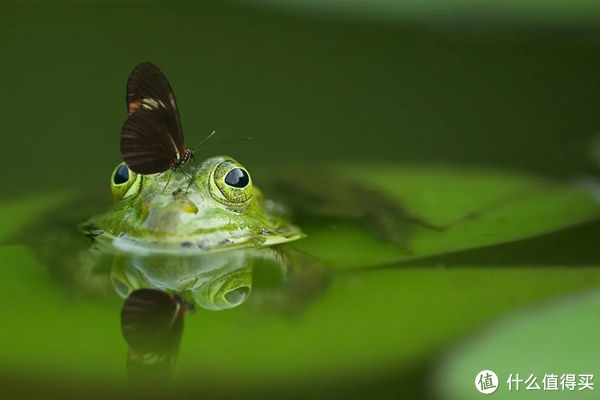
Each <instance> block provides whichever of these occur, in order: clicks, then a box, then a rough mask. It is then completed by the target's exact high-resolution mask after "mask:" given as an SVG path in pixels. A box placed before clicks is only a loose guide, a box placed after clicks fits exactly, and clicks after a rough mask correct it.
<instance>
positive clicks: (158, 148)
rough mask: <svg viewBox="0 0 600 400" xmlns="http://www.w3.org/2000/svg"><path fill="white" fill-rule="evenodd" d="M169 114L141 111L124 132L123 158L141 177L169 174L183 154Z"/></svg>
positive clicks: (158, 110) (148, 110)
mask: <svg viewBox="0 0 600 400" xmlns="http://www.w3.org/2000/svg"><path fill="white" fill-rule="evenodd" d="M167 113H168V110H166V109H164V108H158V109H140V110H137V111H135V112H134V113H132V114H131V115H130V116H129V118H127V121H125V124H123V128H122V129H121V155H122V156H123V160H124V161H125V163H126V164H127V166H128V167H129V168H130V169H131V170H132V171H134V172H137V173H138V174H144V175H148V174H157V173H159V172H163V171H166V170H167V169H169V167H170V166H171V163H172V162H173V160H176V159H177V158H179V157H180V155H181V153H180V150H179V148H178V145H177V143H175V141H174V139H173V137H172V136H171V134H170V130H169V126H168V124H167V123H166V121H165V119H166V118H167V116H166V115H165V114H167Z"/></svg>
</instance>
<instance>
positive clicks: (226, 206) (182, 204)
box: [82, 156, 303, 254]
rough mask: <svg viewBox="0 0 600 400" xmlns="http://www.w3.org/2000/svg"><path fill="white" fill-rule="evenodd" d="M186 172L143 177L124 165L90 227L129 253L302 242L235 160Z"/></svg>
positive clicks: (221, 160)
mask: <svg viewBox="0 0 600 400" xmlns="http://www.w3.org/2000/svg"><path fill="white" fill-rule="evenodd" d="M186 168H187V170H182V169H180V170H177V171H172V170H169V171H166V172H163V173H160V174H154V175H141V174H136V173H135V172H133V171H132V170H130V169H129V168H128V167H127V165H126V164H125V163H121V164H119V165H117V167H116V168H115V169H114V171H113V173H112V174H111V177H110V187H111V192H112V195H113V198H114V200H115V203H114V207H113V209H112V210H110V211H109V212H107V213H105V214H103V215H100V216H98V217H95V218H92V219H91V220H89V221H88V222H87V223H86V224H84V226H83V228H82V229H83V230H84V231H85V232H86V233H88V234H90V235H92V236H96V237H101V238H103V239H110V241H111V243H112V245H113V246H114V247H115V248H116V249H118V250H122V251H135V252H140V251H141V252H161V253H165V252H166V253H177V254H179V253H189V252H207V251H217V250H224V249H232V248H247V247H260V246H268V245H273V244H278V243H283V242H288V241H291V240H296V239H299V238H301V237H303V234H302V232H301V231H300V230H299V229H298V228H297V227H296V226H294V225H291V224H290V223H288V222H287V221H286V219H285V218H284V217H283V213H282V212H281V210H282V207H281V206H280V205H277V204H275V203H273V202H269V201H266V200H265V199H264V198H263V195H262V193H261V192H260V190H259V189H258V188H256V187H255V186H254V184H253V181H252V178H251V176H250V173H249V172H248V170H247V169H246V168H244V167H243V166H242V165H241V164H240V163H238V162H237V161H235V160H234V159H232V158H230V157H225V156H218V157H212V158H209V159H207V160H205V161H203V162H202V163H200V164H199V165H197V166H186Z"/></svg>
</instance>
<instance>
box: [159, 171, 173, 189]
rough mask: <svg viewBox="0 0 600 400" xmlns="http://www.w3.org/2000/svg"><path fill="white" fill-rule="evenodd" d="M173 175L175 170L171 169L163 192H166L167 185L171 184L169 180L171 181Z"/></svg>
mask: <svg viewBox="0 0 600 400" xmlns="http://www.w3.org/2000/svg"><path fill="white" fill-rule="evenodd" d="M172 176H173V171H169V179H167V184H166V185H165V187H164V188H163V190H162V192H161V193H164V192H165V190H166V189H167V187H168V186H169V182H171V177H172Z"/></svg>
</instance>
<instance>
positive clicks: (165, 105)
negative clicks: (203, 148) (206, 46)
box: [121, 62, 194, 175]
mask: <svg viewBox="0 0 600 400" xmlns="http://www.w3.org/2000/svg"><path fill="white" fill-rule="evenodd" d="M126 101H127V112H128V113H129V117H128V118H127V120H126V121H125V123H124V124H123V128H122V129H121V155H122V156H123V160H124V161H125V164H127V166H128V167H129V169H131V170H132V171H134V172H137V173H138V174H143V175H149V174H157V173H160V172H164V171H167V170H168V169H172V170H177V169H178V168H180V167H181V166H182V165H184V164H185V163H186V162H187V161H189V160H190V159H192V158H193V157H194V150H191V149H186V148H185V145H184V139H183V130H182V129H181V121H180V119H179V111H177V103H176V102H175V96H174V95H173V89H171V86H170V85H169V82H168V81H167V78H166V77H165V75H164V74H163V73H162V72H161V70H160V69H158V67H157V66H156V65H154V64H152V63H150V62H144V63H142V64H140V65H138V66H137V67H135V68H134V69H133V71H132V72H131V75H130V76H129V79H128V80H127V91H126Z"/></svg>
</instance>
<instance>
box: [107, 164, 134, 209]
mask: <svg viewBox="0 0 600 400" xmlns="http://www.w3.org/2000/svg"><path fill="white" fill-rule="evenodd" d="M136 178H137V174H136V173H135V172H133V171H132V170H130V169H129V168H127V165H126V164H125V163H121V164H119V165H117V167H116V168H115V170H114V171H113V173H112V175H111V178H110V190H111V192H112V195H113V198H114V199H115V200H121V199H123V198H125V197H128V196H130V195H131V194H132V192H131V190H130V189H131V188H132V185H133V183H134V182H136V181H137V179H136Z"/></svg>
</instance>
